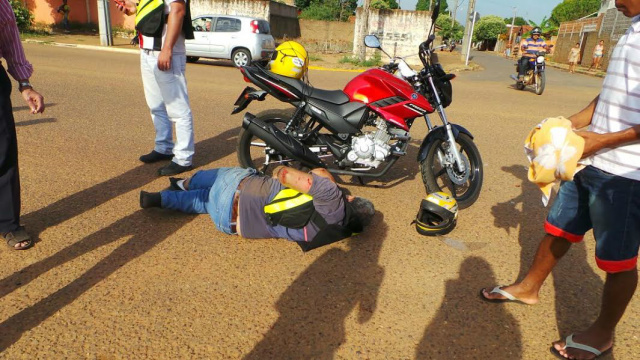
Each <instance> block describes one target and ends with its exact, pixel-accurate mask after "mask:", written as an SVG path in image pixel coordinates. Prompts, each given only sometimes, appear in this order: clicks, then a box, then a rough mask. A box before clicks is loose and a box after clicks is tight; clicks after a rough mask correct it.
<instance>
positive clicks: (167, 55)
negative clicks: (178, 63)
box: [158, 47, 172, 71]
mask: <svg viewBox="0 0 640 360" xmlns="http://www.w3.org/2000/svg"><path fill="white" fill-rule="evenodd" d="M171 55H172V49H171V48H170V47H164V48H163V49H162V50H161V51H160V55H158V69H160V70H162V71H167V70H171Z"/></svg>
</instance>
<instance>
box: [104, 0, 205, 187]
mask: <svg viewBox="0 0 640 360" xmlns="http://www.w3.org/2000/svg"><path fill="white" fill-rule="evenodd" d="M116 7H117V8H118V9H119V10H120V11H122V12H124V13H125V14H126V15H133V14H135V15H136V29H137V30H138V39H139V40H140V70H141V72H142V84H143V86H144V95H145V98H146V100H147V105H148V106H149V109H150V110H151V119H152V120H153V125H154V126H155V129H156V138H155V147H154V149H153V150H152V151H151V152H150V153H148V154H145V155H142V156H141V157H140V161H142V162H144V163H155V162H158V161H162V160H172V161H171V162H170V163H169V164H168V165H166V166H164V167H161V168H160V169H159V170H158V175H160V176H169V175H176V174H179V173H182V172H185V171H188V170H191V169H192V163H191V160H192V158H193V153H194V135H193V116H192V114H191V106H190V105H189V95H188V94H187V82H186V78H185V68H186V64H187V57H186V50H185V44H184V41H185V38H186V39H193V28H192V27H191V11H190V9H189V4H188V3H186V2H185V0H165V1H162V0H142V1H140V2H139V3H138V4H137V6H136V5H135V4H134V3H133V2H132V1H131V0H117V1H116ZM172 123H175V127H176V141H175V143H174V141H173V131H172V130H173V127H172Z"/></svg>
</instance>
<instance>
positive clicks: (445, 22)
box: [436, 14, 464, 40]
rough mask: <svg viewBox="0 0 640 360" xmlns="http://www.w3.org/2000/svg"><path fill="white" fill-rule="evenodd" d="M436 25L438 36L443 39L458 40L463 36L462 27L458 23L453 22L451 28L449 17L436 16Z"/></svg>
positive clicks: (444, 15)
mask: <svg viewBox="0 0 640 360" xmlns="http://www.w3.org/2000/svg"><path fill="white" fill-rule="evenodd" d="M436 25H437V26H438V27H439V28H440V31H438V34H439V35H440V36H442V38H443V39H454V40H460V39H462V36H463V35H464V26H462V25H460V23H458V21H455V22H454V24H453V26H451V16H449V15H446V14H443V15H440V16H438V20H436Z"/></svg>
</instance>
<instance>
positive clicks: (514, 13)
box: [509, 6, 518, 44]
mask: <svg viewBox="0 0 640 360" xmlns="http://www.w3.org/2000/svg"><path fill="white" fill-rule="evenodd" d="M517 11H518V9H517V8H516V7H515V6H514V7H513V20H511V28H510V29H509V44H511V35H513V26H514V25H515V24H516V12H517Z"/></svg>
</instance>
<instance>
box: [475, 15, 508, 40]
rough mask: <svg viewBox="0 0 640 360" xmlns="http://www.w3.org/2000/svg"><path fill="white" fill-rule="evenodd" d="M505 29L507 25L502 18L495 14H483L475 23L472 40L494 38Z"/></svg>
mask: <svg viewBox="0 0 640 360" xmlns="http://www.w3.org/2000/svg"><path fill="white" fill-rule="evenodd" d="M506 30H507V26H506V24H505V23H504V19H503V18H501V17H499V16H496V15H489V16H485V17H483V18H481V19H480V20H478V22H477V23H476V27H475V29H474V31H473V39H474V41H482V40H495V39H497V38H498V36H500V34H502V33H504V32H505V31H506Z"/></svg>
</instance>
